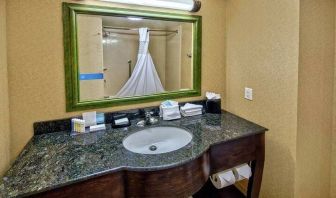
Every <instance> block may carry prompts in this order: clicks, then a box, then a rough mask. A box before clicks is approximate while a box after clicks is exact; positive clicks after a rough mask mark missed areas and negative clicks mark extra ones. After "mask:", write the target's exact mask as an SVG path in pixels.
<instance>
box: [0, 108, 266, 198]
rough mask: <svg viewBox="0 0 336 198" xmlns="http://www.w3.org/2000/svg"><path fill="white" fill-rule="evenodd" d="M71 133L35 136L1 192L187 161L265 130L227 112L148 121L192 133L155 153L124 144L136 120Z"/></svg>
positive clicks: (14, 193)
mask: <svg viewBox="0 0 336 198" xmlns="http://www.w3.org/2000/svg"><path fill="white" fill-rule="evenodd" d="M135 123H136V120H134V121H133V123H132V126H130V127H127V128H122V129H109V130H106V131H101V132H95V133H89V134H83V135H77V136H70V133H69V132H55V133H49V134H43V135H36V136H34V137H33V138H32V139H31V140H30V142H29V143H28V144H27V145H26V147H25V148H24V150H23V151H22V152H21V154H20V155H19V156H18V158H17V159H16V161H15V162H14V164H13V165H12V167H11V168H10V169H9V170H8V172H7V173H6V175H5V176H4V177H3V178H2V179H1V181H0V197H1V196H3V197H22V196H28V195H32V194H36V193H38V192H43V191H47V190H50V189H54V188H57V187H61V186H65V185H69V184H72V183H76V182H80V181H83V180H87V179H90V178H94V177H96V176H100V175H104V174H108V173H112V172H115V171H119V170H125V169H127V170H142V171H149V170H162V169H167V168H171V167H175V166H179V165H181V164H184V163H187V162H189V161H191V160H193V159H195V158H197V157H198V156H200V155H202V154H203V153H204V152H206V151H207V150H208V148H209V147H210V146H211V145H214V144H218V143H223V142H227V141H232V140H235V139H238V138H242V137H246V136H250V135H255V134H258V133H264V132H265V131H266V130H267V129H266V128H264V127H261V126H259V125H256V124H254V123H252V122H249V121H247V120H244V119H242V118H240V117H238V116H235V115H233V114H231V113H228V112H223V113H222V114H221V115H216V114H204V115H201V116H194V117H188V118H182V119H180V120H175V121H162V120H161V121H159V123H157V124H155V125H152V126H149V127H154V126H177V127H181V128H184V129H186V130H188V131H189V132H190V133H192V134H193V140H192V142H191V143H190V144H188V145H187V146H186V147H183V148H181V149H179V150H176V151H173V152H170V153H164V154H159V155H143V154H136V153H132V152H130V151H128V150H126V149H125V148H124V147H123V145H122V141H123V139H124V138H125V137H126V136H128V135H129V134H131V133H134V132H136V131H139V130H142V129H144V128H143V127H138V126H136V124H135Z"/></svg>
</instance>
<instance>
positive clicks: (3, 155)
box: [0, 0, 10, 177]
mask: <svg viewBox="0 0 336 198" xmlns="http://www.w3.org/2000/svg"><path fill="white" fill-rule="evenodd" d="M6 48H7V46H6V0H0V177H1V175H3V173H4V171H5V170H6V169H7V168H8V166H9V159H10V158H9V144H10V139H9V128H10V127H9V102H8V78H7V52H6Z"/></svg>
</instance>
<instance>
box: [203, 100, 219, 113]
mask: <svg viewBox="0 0 336 198" xmlns="http://www.w3.org/2000/svg"><path fill="white" fill-rule="evenodd" d="M206 112H207V113H213V114H221V113H222V110H221V99H208V100H207V101H206Z"/></svg>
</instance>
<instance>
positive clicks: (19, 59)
mask: <svg viewBox="0 0 336 198" xmlns="http://www.w3.org/2000/svg"><path fill="white" fill-rule="evenodd" d="M61 2H62V0H53V1H45V0H29V1H22V0H10V1H8V2H7V3H8V5H7V23H8V27H7V35H8V38H7V41H8V70H9V79H10V80H9V89H10V104H11V110H10V113H11V114H10V118H11V127H12V128H11V142H12V144H11V149H10V151H11V160H13V159H14V158H15V157H16V156H17V155H18V153H19V152H20V151H21V150H22V148H23V146H24V145H25V144H26V143H27V142H28V141H29V139H30V138H31V137H32V135H33V126H32V125H33V123H34V122H36V121H42V120H52V119H57V118H64V117H70V116H73V115H78V114H79V113H80V112H75V113H66V112H65V87H64V65H63V36H62V34H63V32H62V16H61V13H62V9H61ZM81 2H82V3H88V4H104V5H113V4H108V3H101V2H97V1H81ZM224 4H225V1H223V0H211V1H204V2H203V5H202V10H201V12H199V13H197V14H199V15H202V16H203V55H202V64H203V71H202V81H203V82H202V93H204V92H205V91H206V90H207V91H208V90H211V91H215V92H218V93H221V94H222V95H224V91H225V78H224V76H225V75H224V74H225V67H224V65H225V56H224V54H225V51H224V49H223V46H224V44H225V43H224V41H225V38H224V37H223V35H224V34H225V20H217V19H218V18H224V17H225V9H224ZM133 8H139V6H134V7H133ZM143 9H148V8H143ZM169 12H171V11H169ZM174 12H178V11H174ZM179 13H185V14H187V13H188V12H179ZM199 98H200V97H197V98H194V99H199ZM186 100H189V99H184V101H186ZM180 101H181V100H180ZM154 104H159V102H155V103H148V104H142V105H130V106H124V107H115V108H107V109H100V110H99V111H114V110H119V109H129V108H134V107H143V106H149V105H154ZM18 123H20V124H18Z"/></svg>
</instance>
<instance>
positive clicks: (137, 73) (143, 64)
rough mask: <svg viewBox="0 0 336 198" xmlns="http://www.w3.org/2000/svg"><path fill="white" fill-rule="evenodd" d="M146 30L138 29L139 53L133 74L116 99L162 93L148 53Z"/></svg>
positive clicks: (160, 84)
mask: <svg viewBox="0 0 336 198" xmlns="http://www.w3.org/2000/svg"><path fill="white" fill-rule="evenodd" d="M148 46H149V32H148V28H139V52H138V59H137V63H136V65H135V67H134V70H133V73H132V75H131V77H130V79H128V81H127V82H126V84H125V85H124V86H123V87H122V88H121V90H120V91H119V92H118V93H117V94H116V96H117V97H127V96H142V95H150V94H155V93H161V92H164V89H163V86H162V83H161V80H160V78H159V75H158V73H157V71H156V69H155V65H154V63H153V59H152V57H151V55H150V54H149V51H148Z"/></svg>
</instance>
